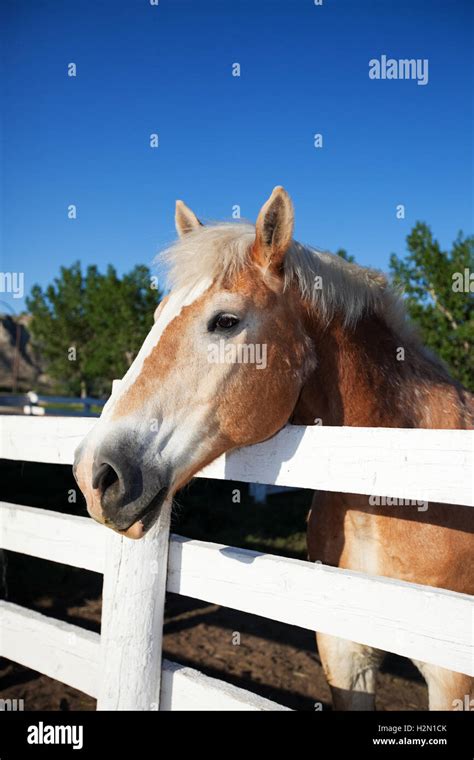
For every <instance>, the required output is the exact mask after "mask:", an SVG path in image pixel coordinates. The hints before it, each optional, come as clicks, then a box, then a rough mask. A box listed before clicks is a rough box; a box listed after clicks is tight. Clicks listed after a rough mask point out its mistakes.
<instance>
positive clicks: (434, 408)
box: [291, 317, 473, 428]
mask: <svg viewBox="0 0 474 760" xmlns="http://www.w3.org/2000/svg"><path fill="white" fill-rule="evenodd" d="M311 331H312V334H313V336H314V345H315V348H316V359H317V366H316V368H315V370H314V371H313V373H312V374H311V376H310V377H309V378H308V380H307V382H306V384H305V386H304V388H303V390H302V392H301V395H300V398H299V401H298V404H297V406H296V409H295V411H294V414H293V417H292V420H291V421H292V422H293V423H294V424H302V425H303V424H304V425H309V424H315V423H316V424H323V425H353V426H360V427H424V428H456V427H461V428H464V427H471V426H472V422H473V416H472V406H470V403H471V404H472V397H471V402H470V401H469V396H470V394H468V393H467V392H466V391H464V390H463V389H462V388H460V387H459V385H458V384H457V383H455V381H454V380H452V379H451V378H450V377H449V375H448V374H447V372H446V371H445V370H444V368H443V367H442V366H441V365H440V364H438V362H437V361H435V360H433V359H431V358H430V357H429V356H428V355H427V354H426V352H425V351H424V350H423V348H422V346H421V345H420V344H419V343H418V341H417V340H416V339H415V338H408V339H407V337H404V338H403V339H402V338H400V337H399V336H397V335H396V333H395V332H394V331H392V330H391V329H390V328H389V327H388V326H387V325H386V324H385V323H384V322H382V321H381V320H380V319H378V318H376V317H370V318H369V317H367V318H365V319H364V320H361V321H360V322H359V324H358V325H357V326H356V327H355V328H354V329H348V328H344V327H343V326H342V324H341V322H340V321H339V320H337V319H334V320H333V322H332V323H331V324H330V325H329V326H328V327H327V328H326V329H325V330H321V329H320V328H319V327H318V324H317V321H316V320H313V321H312V324H311Z"/></svg>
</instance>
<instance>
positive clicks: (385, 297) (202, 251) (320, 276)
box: [161, 222, 405, 330]
mask: <svg viewBox="0 0 474 760" xmlns="http://www.w3.org/2000/svg"><path fill="white" fill-rule="evenodd" d="M254 241H255V227H254V225H253V224H249V223H243V222H242V223H236V222H234V223H220V224H212V225H206V226H203V227H200V228H198V229H197V230H195V231H193V232H189V233H188V234H186V235H184V236H183V237H182V238H180V239H178V240H177V241H176V242H175V243H173V245H171V246H170V247H169V248H167V249H166V250H165V251H163V253H162V254H161V257H163V260H164V262H165V264H167V265H168V267H169V274H168V280H169V284H170V286H171V287H172V288H183V287H185V288H191V287H193V286H195V285H196V284H197V283H198V282H200V281H202V280H203V279H209V280H210V281H213V282H214V281H216V282H220V281H223V280H224V279H228V278H232V277H233V276H234V275H236V274H238V273H239V272H241V271H242V270H243V269H244V268H245V267H246V266H247V265H248V263H249V261H250V251H251V247H252V244H253V243H254ZM284 275H285V288H288V287H289V286H290V285H292V284H296V285H297V287H298V288H299V291H300V293H301V297H302V298H303V299H305V300H307V301H308V302H309V303H310V304H312V305H313V306H314V308H316V309H318V313H319V314H320V315H321V317H322V318H323V319H325V320H327V321H329V320H330V319H331V318H332V317H333V316H334V315H335V314H336V313H339V314H340V315H341V317H342V319H343V322H344V324H345V325H347V326H353V325H354V324H356V323H357V322H358V321H359V319H360V318H361V317H362V316H364V314H369V313H372V314H377V315H378V316H380V317H381V318H382V319H384V321H385V322H386V323H387V324H389V325H390V326H391V327H392V328H395V329H397V330H400V329H402V328H403V327H404V326H405V309H404V307H403V303H402V301H401V299H400V297H399V295H398V294H397V293H396V292H395V291H394V290H393V289H392V288H391V287H390V286H389V284H388V282H387V279H386V277H385V276H384V275H383V274H382V273H381V272H378V271H376V270H374V269H368V268H365V267H361V266H359V265H357V264H351V263H348V262H347V261H345V260H344V259H343V258H341V257H340V256H337V255H334V254H332V253H328V252H323V251H318V250H315V249H314V248H310V247H309V246H305V245H302V244H301V243H298V242H296V241H293V242H292V244H291V246H290V248H289V250H288V252H287V254H286V257H285V265H284Z"/></svg>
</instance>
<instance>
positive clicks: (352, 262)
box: [336, 248, 355, 264]
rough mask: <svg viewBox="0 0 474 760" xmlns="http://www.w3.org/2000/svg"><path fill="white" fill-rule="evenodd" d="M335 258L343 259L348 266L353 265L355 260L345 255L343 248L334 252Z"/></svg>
mask: <svg viewBox="0 0 474 760" xmlns="http://www.w3.org/2000/svg"><path fill="white" fill-rule="evenodd" d="M336 256H340V257H341V259H345V261H348V262H349V264H354V263H355V258H354V256H353V255H352V254H351V253H347V251H346V249H345V248H338V249H337V251H336Z"/></svg>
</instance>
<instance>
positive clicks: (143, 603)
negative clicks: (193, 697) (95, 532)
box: [97, 502, 171, 710]
mask: <svg viewBox="0 0 474 760" xmlns="http://www.w3.org/2000/svg"><path fill="white" fill-rule="evenodd" d="M170 513H171V503H170V502H165V504H163V507H162V509H161V513H160V516H159V518H158V521H157V523H156V524H155V525H154V526H153V528H151V529H150V531H149V533H148V534H147V535H146V536H145V538H144V539H142V540H141V541H133V540H131V539H129V538H124V537H122V536H119V535H117V534H114V533H112V532H110V535H109V537H108V543H107V550H106V560H105V573H104V590H103V599H102V630H101V656H100V660H101V663H100V676H99V696H98V701H97V709H98V710H158V709H159V702H160V681H161V646H162V639H163V617H164V604H165V593H166V573H167V564H168V542H169V525H170Z"/></svg>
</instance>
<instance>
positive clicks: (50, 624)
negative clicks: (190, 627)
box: [0, 417, 474, 710]
mask: <svg viewBox="0 0 474 760" xmlns="http://www.w3.org/2000/svg"><path fill="white" fill-rule="evenodd" d="M92 424H93V421H91V420H90V419H80V418H79V419H61V420H59V419H55V418H41V419H31V418H30V419H29V418H24V417H4V418H2V419H0V425H1V435H0V457H3V458H9V459H22V460H29V461H37V462H38V461H39V462H56V463H58V462H59V463H61V464H70V463H71V462H72V459H73V452H74V449H75V447H76V445H77V444H78V443H79V442H80V440H81V439H82V438H83V436H84V435H85V434H86V432H87V431H88V430H89V429H90V427H91V426H92ZM472 446H473V434H472V433H471V432H470V431H458V430H454V431H428V430H396V429H363V428H319V427H313V428H298V427H295V428H286V429H285V430H283V431H282V432H281V433H280V434H279V435H278V436H276V437H275V438H273V439H272V440H271V441H268V442H266V443H264V444H259V445H257V446H253V447H251V448H248V449H245V450H241V451H239V452H236V453H234V454H231V455H230V456H228V457H222V458H221V459H220V460H218V461H216V462H215V463H213V464H212V465H211V466H210V467H208V468H206V470H205V471H203V472H202V473H201V475H202V476H207V477H213V478H225V479H235V480H243V481H247V482H266V483H271V484H275V483H277V484H280V485H296V486H300V487H306V488H312V489H318V488H324V489H327V490H337V491H346V492H350V493H352V492H355V493H366V494H374V495H378V496H397V497H399V498H411V499H419V500H426V501H435V500H436V501H440V502H445V503H453V502H454V503H457V504H465V505H470V506H473V494H472V486H471V480H472ZM455 508H456V507H453V509H455ZM161 521H162V522H161V526H159V527H160V528H161V529H160V530H157V529H155V530H154V531H151V535H149V536H147V537H146V538H145V539H144V540H143V541H140V542H132V541H129V540H128V539H125V538H122V537H120V536H118V535H116V534H114V533H112V532H111V531H106V530H105V529H104V528H102V527H101V526H99V525H97V524H96V523H94V522H93V521H92V520H90V519H88V518H82V517H73V516H68V515H65V514H59V513H55V512H50V511H48V510H46V509H36V508H32V507H26V506H22V505H17V504H7V503H4V502H3V503H0V548H4V549H9V550H11V551H16V552H22V553H25V554H29V555H32V556H36V557H41V558H43V559H49V560H52V561H56V562H62V563H66V564H69V565H73V566H76V567H82V568H85V569H88V570H93V571H95V572H100V573H105V583H104V599H103V617H102V637H101V639H102V640H101V639H100V637H99V635H98V634H92V633H90V632H89V631H84V630H83V629H81V628H79V627H77V626H72V625H70V624H66V623H63V622H60V621H56V620H53V619H51V618H48V617H45V616H43V615H39V614H38V613H35V612H32V611H30V610H26V609H23V608H21V607H18V606H17V605H13V604H11V603H8V602H3V603H1V605H0V616H1V619H0V625H1V628H2V635H1V636H0V656H4V657H7V658H9V659H12V660H15V661H17V662H20V663H22V664H24V665H26V666H28V667H31V668H34V669H36V670H39V671H40V672H44V673H46V674H47V675H50V676H52V677H54V678H58V679H59V680H62V681H64V682H65V683H68V684H70V685H72V686H75V687H76V688H79V689H81V690H82V691H84V692H86V693H88V694H91V695H92V696H95V697H98V706H99V709H127V708H128V709H144V710H150V709H158V705H159V706H160V709H247V710H274V709H284V708H282V707H281V706H279V705H276V704H275V703H272V702H270V701H268V700H264V699H262V698H260V697H256V696H255V695H253V694H251V693H250V692H246V691H243V690H242V689H237V688H236V687H234V686H230V685H229V684H224V683H223V682H221V681H218V680H216V679H210V678H208V677H206V676H204V675H203V674H200V673H198V672H197V671H194V670H192V669H190V668H183V667H182V666H179V665H176V664H173V663H164V664H163V668H161V632H162V623H163V605H164V593H165V587H166V589H167V590H169V591H171V592H174V593H178V594H184V595H186V596H190V597H194V598H196V599H202V600H204V601H207V602H210V603H215V604H222V605H225V606H228V607H232V608H234V609H238V610H242V611H244V612H250V613H254V614H257V615H262V616H265V617H268V618H271V619H274V620H279V621H282V622H285V623H290V624H293V625H298V626H301V627H303V628H308V629H312V630H318V631H321V632H325V633H330V634H334V635H337V636H341V637H344V638H348V639H351V640H354V641H359V642H361V643H365V644H368V645H371V646H375V647H377V648H380V649H383V650H387V651H391V652H395V653H398V654H401V655H406V656H408V657H411V658H414V659H419V660H422V661H425V662H432V663H435V664H438V665H441V666H443V667H446V668H449V669H452V670H456V671H460V672H464V673H468V674H470V675H474V664H473V663H474V644H473V610H474V605H473V598H472V597H470V596H468V595H465V594H458V593H455V592H452V591H447V590H443V589H435V588H432V587H427V586H421V585H417V584H411V583H404V582H401V581H396V580H392V579H389V578H382V577H374V576H368V575H365V574H362V573H356V572H351V571H346V570H340V569H337V568H332V567H326V566H323V565H320V564H312V563H309V562H302V561H299V560H291V559H285V558H282V557H275V556H272V555H266V554H260V553H258V552H250V551H247V550H243V549H235V548H231V547H226V546H220V545H216V544H210V543H204V542H200V541H191V540H188V539H185V538H182V537H179V536H171V539H170V542H169V552H168V524H167V512H166V510H165V511H164V513H163V516H162V517H161ZM160 675H161V687H160Z"/></svg>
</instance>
